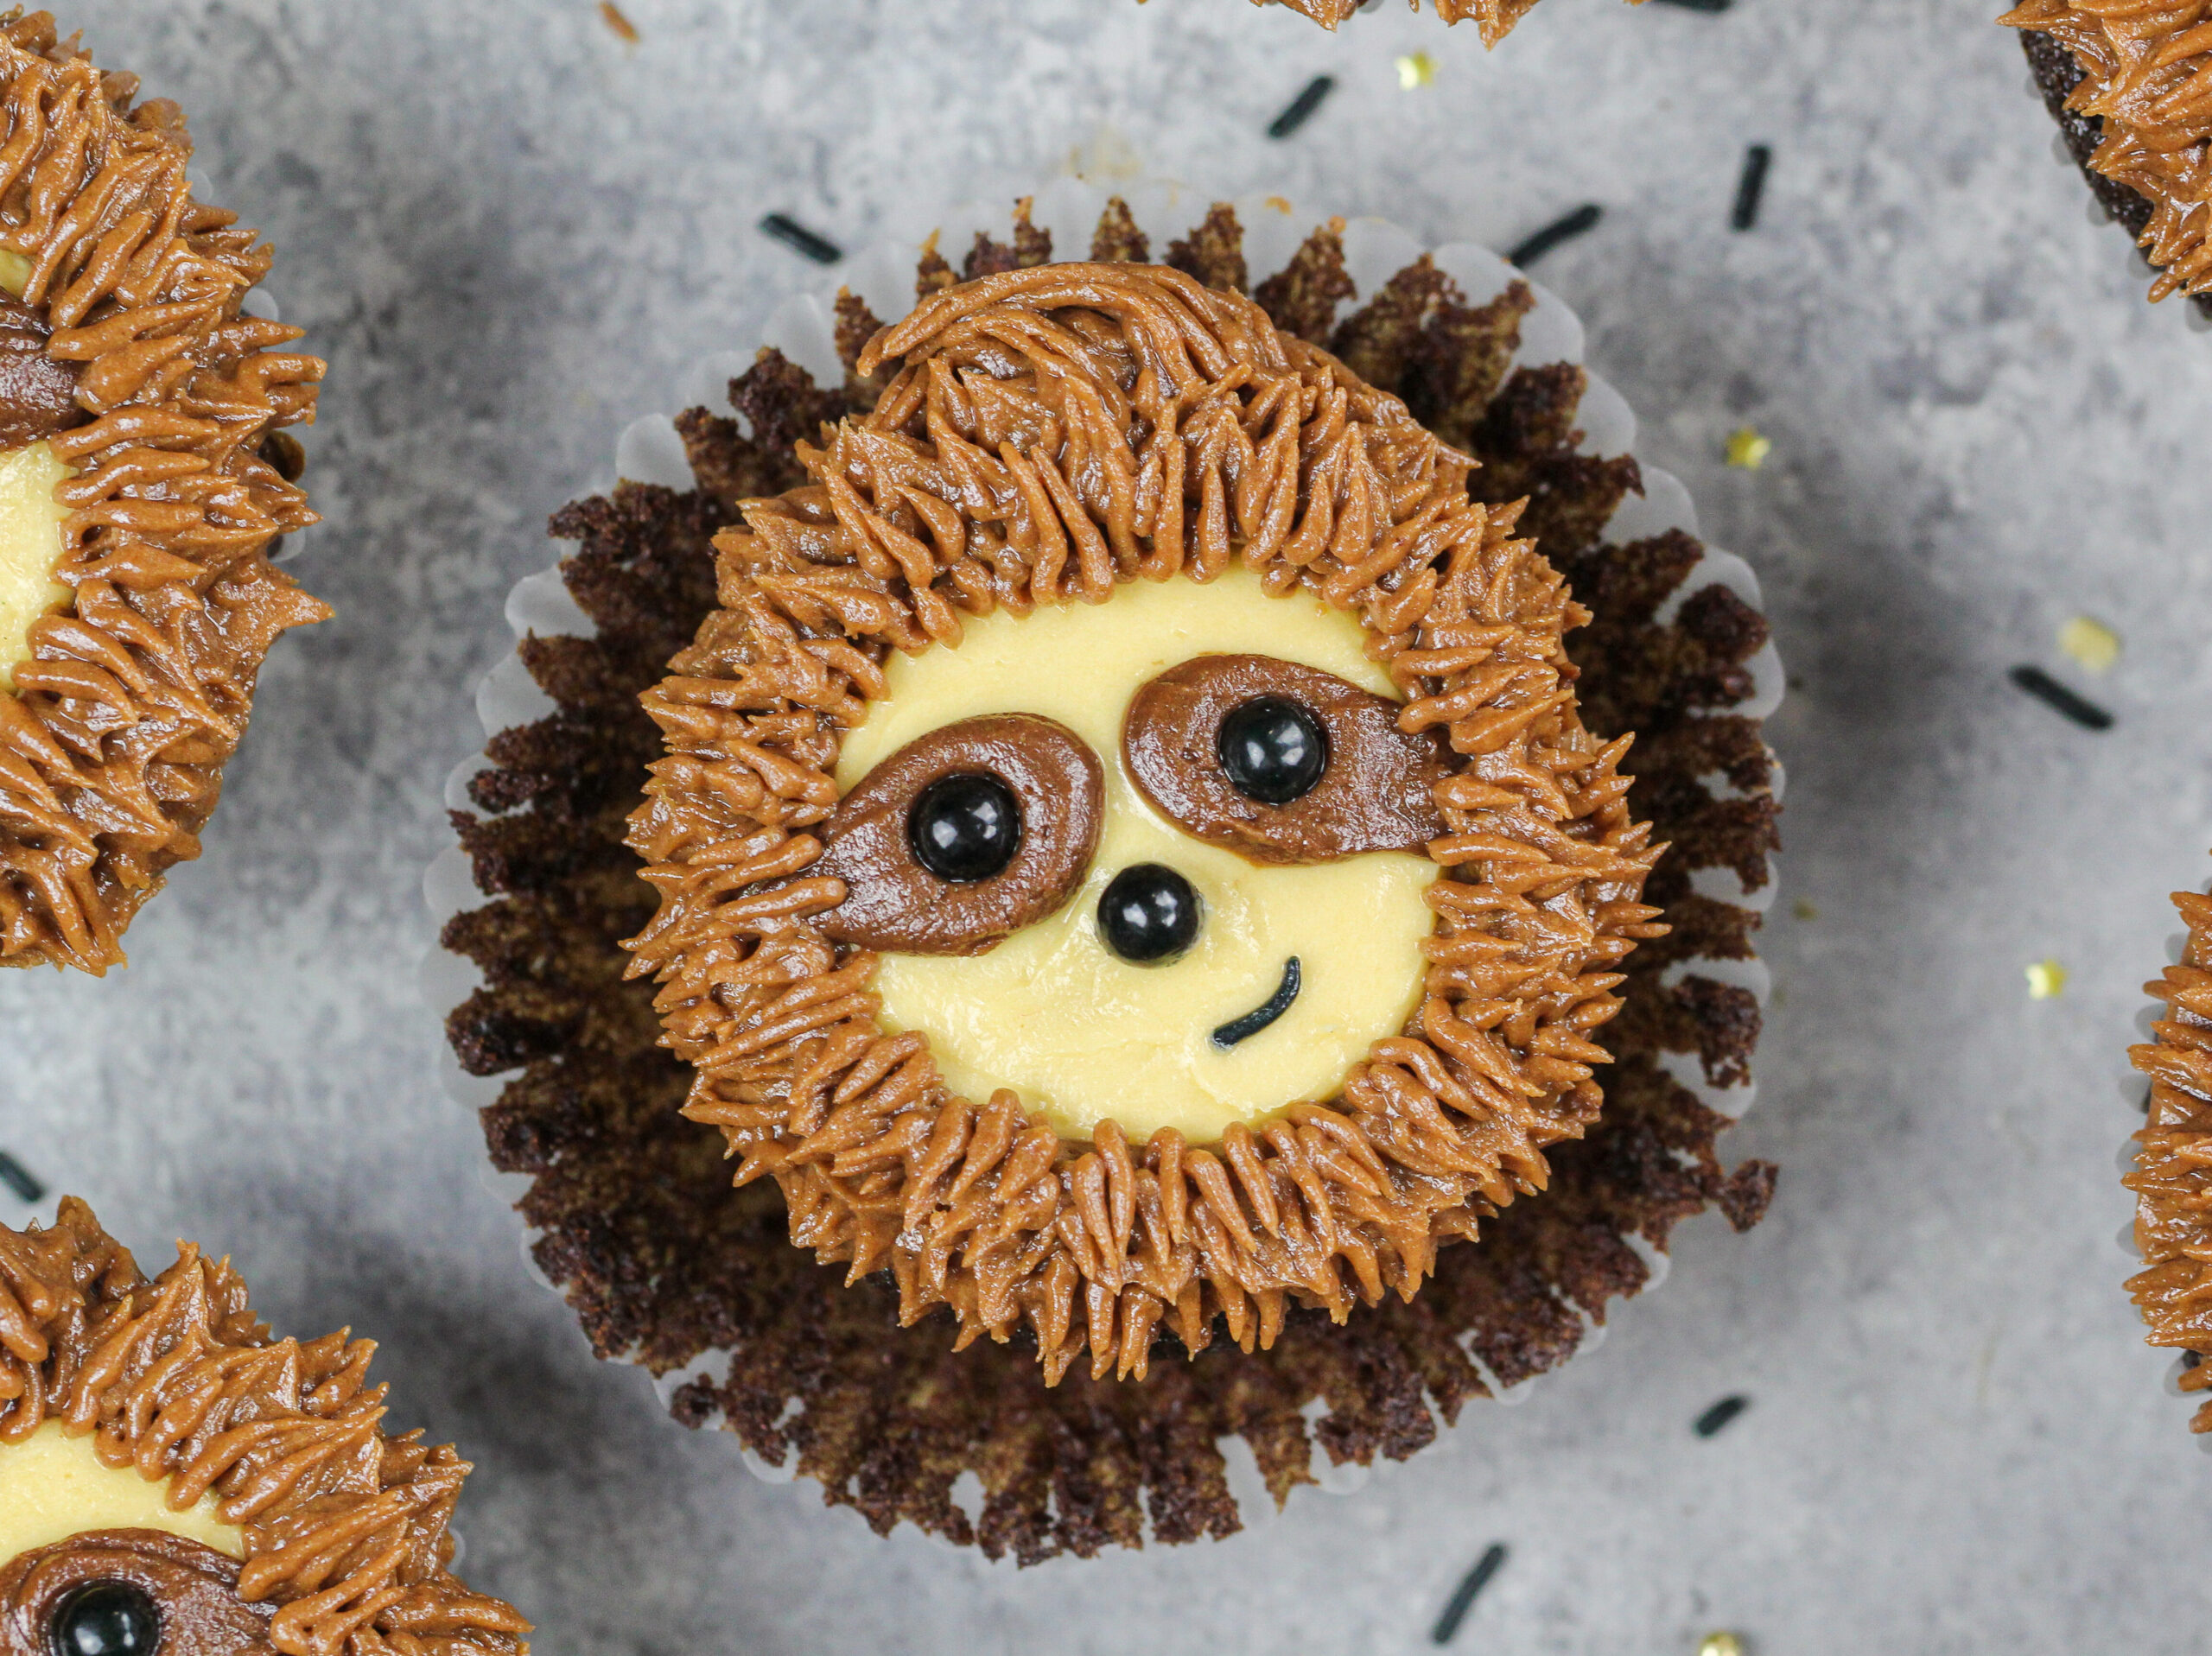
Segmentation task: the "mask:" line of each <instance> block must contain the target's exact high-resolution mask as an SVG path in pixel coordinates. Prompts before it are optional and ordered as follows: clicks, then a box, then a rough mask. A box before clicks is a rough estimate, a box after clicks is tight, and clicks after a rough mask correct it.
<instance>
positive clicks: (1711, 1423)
mask: <svg viewBox="0 0 2212 1656" xmlns="http://www.w3.org/2000/svg"><path fill="white" fill-rule="evenodd" d="M1750 1407H1751V1399H1749V1398H1747V1397H1724V1398H1722V1399H1720V1401H1719V1402H1718V1403H1716V1404H1714V1405H1713V1406H1712V1407H1711V1408H1709V1409H1707V1410H1706V1411H1705V1412H1704V1413H1702V1414H1700V1415H1699V1416H1698V1418H1696V1420H1694V1422H1692V1423H1691V1425H1690V1430H1691V1431H1694V1432H1695V1433H1696V1434H1697V1435H1698V1436H1699V1437H1718V1436H1719V1434H1720V1433H1721V1432H1722V1431H1726V1429H1727V1427H1728V1425H1729V1424H1730V1423H1731V1422H1732V1421H1733V1420H1734V1419H1735V1418H1736V1417H1737V1416H1738V1415H1739V1414H1741V1413H1743V1412H1744V1411H1745V1410H1746V1409H1748V1408H1750Z"/></svg>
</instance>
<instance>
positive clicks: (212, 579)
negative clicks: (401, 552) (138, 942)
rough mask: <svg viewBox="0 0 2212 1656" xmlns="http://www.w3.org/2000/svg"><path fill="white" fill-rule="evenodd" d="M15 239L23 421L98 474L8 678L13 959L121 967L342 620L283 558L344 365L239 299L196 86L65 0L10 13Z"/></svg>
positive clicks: (79, 500)
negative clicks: (198, 173)
mask: <svg viewBox="0 0 2212 1656" xmlns="http://www.w3.org/2000/svg"><path fill="white" fill-rule="evenodd" d="M0 79H4V81H5V90H4V92H0V104H3V105H4V110H3V111H0V114H3V115H4V123H5V130H4V132H0V250H4V251H7V252H8V253H10V254H14V255H19V256H21V257H22V258H23V259H24V260H26V261H28V263H29V271H30V274H29V282H28V283H27V284H26V285H25V287H24V289H23V292H22V303H21V304H20V305H16V306H11V307H9V308H7V312H6V314H5V315H4V316H0V397H4V398H5V399H6V403H7V406H6V408H5V409H0V425H4V426H5V427H7V428H8V431H9V435H8V437H7V438H6V439H5V440H6V441H29V440H30V439H31V438H33V437H44V438H46V439H47V441H48V442H50V444H51V446H52V447H53V451H54V454H55V455H56V456H57V457H58V458H59V459H60V460H61V461H63V462H64V463H65V464H67V465H68V466H72V467H73V468H75V472H76V475H75V476H74V477H73V478H72V479H69V480H68V481H67V482H66V483H64V484H62V485H60V488H59V489H58V491H57V493H58V495H59V497H60V500H61V502H62V503H63V504H65V505H67V507H68V508H69V513H68V516H67V517H66V518H65V519H64V521H63V526H62V546H61V551H60V559H59V561H58V562H57V563H56V564H55V565H54V571H53V574H54V580H55V581H59V582H60V583H61V584H63V585H64V586H67V587H71V588H73V594H74V595H73V600H72V601H71V602H70V603H69V604H68V605H67V606H66V607H65V608H63V609H61V610H59V611H57V612H52V613H49V614H47V615H45V616H43V617H41V618H40V619H38V620H37V621H35V623H34V624H33V625H32V627H31V631H30V653H31V658H30V659H29V660H27V661H24V662H22V663H20V664H19V665H18V666H17V667H16V671H15V690H14V693H13V694H12V695H10V694H9V693H8V692H6V691H5V690H4V689H0V962H3V963H5V964H8V965H11V966H29V965H35V964H54V965H67V966H74V967H77V968H80V969H82V970H85V971H88V972H93V973H100V972H105V970H106V969H107V968H109V967H111V966H115V965H118V964H120V963H121V961H122V960H123V951H122V948H121V946H120V940H121V937H122V935H123V932H124V928H125V927H126V926H127V925H128V924H129V923H130V918H131V917H132V916H133V915H134V914H135V913H136V912H137V909H138V906H139V904H142V903H143V902H144V901H145V900H146V898H148V897H149V896H150V895H151V894H152V893H153V892H154V891H156V889H157V888H158V887H159V886H160V885H161V882H162V875H163V873H164V872H165V871H166V870H168V868H169V867H171V866H173V865H175V864H176V863H178V862H181V861H185V860H188V859H190V858H192V857H194V856H197V855H198V854H199V849H200V845H199V841H198V839H197V837H196V835H197V834H198V832H199V830H200V828H201V827H202V826H203V825H204V824H205V823H206V822H207V818H208V815H209V814H210V813H211V812H212V811H213V809H214V807H215V800H216V796H217V794H218V792H219V789H220V785H221V772H222V767H223V763H224V761H225V760H226V759H227V758H229V757H230V755H231V753H232V751H233V750H234V749H235V748H236V747H237V746H238V740H239V739H240V737H241V736H242V735H243V734H244V733H245V724H246V717H247V714H249V712H250V711H251V703H252V698H253V682H254V676H255V673H256V672H257V669H258V668H259V667H260V664H261V661H262V657H264V655H266V654H267V652H268V650H269V646H270V643H271V642H272V641H273V640H274V639H275V638H276V637H277V634H278V633H280V632H282V631H284V630H285V629H286V628H287V627H292V626H297V625H301V624H302V623H303V622H308V621H314V620H319V619H322V618H323V617H324V616H326V615H327V614H328V611H327V609H325V608H324V606H322V605H321V604H320V603H318V602H317V601H316V600H314V599H312V598H310V597H308V595H307V594H306V593H302V592H301V591H300V590H299V589H298V588H297V587H295V586H294V585H293V583H292V581H290V580H289V578H288V577H286V576H285V575H283V574H281V573H280V572H278V571H277V569H275V568H271V567H270V562H269V560H268V553H269V550H270V545H271V543H272V542H274V541H275V540H276V539H277V537H278V536H282V535H284V534H288V533H289V532H291V531H292V530H298V529H303V528H305V527H306V526H307V525H308V524H310V523H314V522H315V514H314V513H313V512H311V511H308V507H307V497H306V496H305V495H304V494H303V493H302V492H301V491H300V490H299V489H298V488H296V487H295V486H294V485H293V484H292V483H291V482H290V481H289V480H288V479H287V477H286V476H285V475H281V474H280V473H282V472H290V473H293V474H295V475H296V466H292V465H291V464H290V463H289V457H291V456H296V454H297V446H296V444H293V445H291V446H290V447H284V445H287V444H290V439H289V438H287V437H272V434H275V433H276V432H277V429H278V428H280V427H283V426H289V425H292V424H295V423H297V422H303V421H309V420H312V419H313V417H314V411H315V382H316V381H317V380H319V379H320V378H321V377H322V366H323V365H322V364H321V362H320V361H318V360H317V359H316V358H313V357H310V356H306V355H302V354H301V353H298V352H291V351H288V350H286V349H284V348H283V347H285V346H288V345H289V344H290V343H291V342H292V341H293V340H295V339H298V338H299V337H300V333H301V330H299V329H298V328H296V327H284V326H282V325H280V324H278V323H276V322H271V321H265V320H262V319H260V318H258V317H254V316H249V315H246V314H244V313H242V312H241V310H240V309H239V301H241V300H242V299H243V298H244V297H245V294H246V291H247V290H248V289H251V288H252V287H253V286H254V285H255V284H256V283H257V282H260V281H261V280H262V278H263V277H264V276H266V275H267V274H268V270H269V267H270V257H271V256H270V251H269V250H268V249H267V248H266V247H257V246H256V245H255V238H254V233H253V232H251V231H250V230H244V229H240V228H238V227H237V225H236V222H235V217H236V216H235V215H234V214H232V213H226V212H223V211H221V210H220V209H218V208H214V207H208V206H201V205H200V204H198V203H196V202H195V201H194V200H193V199H192V194H191V190H190V187H189V186H188V183H187V181H186V178H185V168H186V165H187V163H188V161H189V160H190V158H191V155H192V144H191V140H190V139H189V137H188V136H187V135H186V131H185V126H184V120H183V117H182V116H181V113H180V112H179V111H178V110H177V108H176V106H175V105H174V104H171V103H169V102H168V101H167V100H165V99H160V98H156V99H150V100H149V101H147V102H145V103H141V104H134V103H133V102H132V101H131V100H132V98H133V97H134V95H135V94H136V92H137V77H135V76H132V75H127V74H112V73H111V74H104V73H101V71H100V70H99V69H98V68H97V67H94V65H93V64H92V60H90V59H88V58H86V57H85V56H83V55H82V54H79V52H78V51H77V49H76V46H75V42H74V40H73V39H72V40H71V41H66V42H65V41H58V40H57V38H56V34H55V29H54V20H53V18H52V17H50V16H48V14H46V13H45V12H42V11H41V12H34V13H31V14H29V16H25V15H23V14H22V12H20V11H19V10H18V11H10V12H9V13H7V14H6V15H5V16H4V17H0ZM65 383H66V384H67V385H68V386H69V388H70V389H69V392H68V397H69V401H68V402H67V403H65V402H64V401H63V398H62V387H63V385H64V384H65ZM266 456H274V463H272V459H271V458H269V457H266Z"/></svg>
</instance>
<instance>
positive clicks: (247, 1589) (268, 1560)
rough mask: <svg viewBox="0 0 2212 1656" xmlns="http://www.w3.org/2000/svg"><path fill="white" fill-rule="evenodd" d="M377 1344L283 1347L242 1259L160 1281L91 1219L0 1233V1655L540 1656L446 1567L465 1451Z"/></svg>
mask: <svg viewBox="0 0 2212 1656" xmlns="http://www.w3.org/2000/svg"><path fill="white" fill-rule="evenodd" d="M375 1349H376V1348H375V1346H374V1345H373V1343H372V1342H369V1341H366V1340H351V1339H349V1338H347V1336H346V1332H345V1331H344V1330H342V1329H341V1330H340V1331H339V1332H338V1333H336V1334H333V1335H327V1336H324V1337H323V1338H321V1339H320V1340H313V1341H308V1342H301V1341H297V1340H291V1339H285V1340H277V1339H273V1338H272V1337H271V1336H270V1332H269V1330H268V1329H266V1328H265V1327H264V1326H263V1325H262V1324H261V1323H258V1322H257V1321H255V1319H254V1317H253V1314H252V1312H251V1310H249V1309H248V1307H247V1304H246V1292H245V1285H244V1284H243V1283H242V1282H240V1281H239V1280H238V1275H237V1273H236V1272H233V1271H232V1269H231V1267H230V1265H229V1263H228V1261H213V1260H209V1259H205V1258H203V1257H202V1256H201V1255H200V1253H199V1251H198V1250H197V1249H196V1248H194V1247H191V1246H190V1245H188V1244H186V1245H181V1246H180V1247H179V1248H178V1251H177V1260H176V1263H175V1265H172V1266H169V1267H168V1270H166V1271H164V1272H162V1274H161V1275H160V1276H158V1277H156V1278H154V1279H153V1280H152V1281H150V1282H149V1281H148V1280H147V1279H146V1278H144V1277H143V1276H141V1275H140V1274H139V1272H138V1269H137V1266H136V1265H134V1264H133V1263H132V1261H131V1258H130V1253H129V1251H128V1250H126V1249H125V1248H124V1247H123V1246H122V1245H121V1244H120V1243H118V1241H116V1240H115V1239H114V1238H113V1237H111V1236H110V1235H109V1234H107V1233H106V1232H105V1231H104V1230H103V1229H101V1228H100V1226H99V1221H97V1220H96V1219H94V1218H93V1217H92V1209H89V1208H87V1207H86V1205H85V1204H84V1203H83V1202H79V1201H78V1200H76V1199H75V1198H74V1197H65V1198H64V1199H63V1200H62V1202H61V1207H60V1216H59V1218H58V1220H57V1221H56V1223H55V1224H54V1226H53V1227H52V1228H49V1229H45V1230H41V1229H39V1228H37V1227H35V1226H33V1227H32V1228H29V1229H28V1230H22V1231H14V1230H9V1229H6V1228H0V1656H156V1653H160V1656H250V1653H253V1652H257V1651H267V1652H271V1653H277V1652H281V1653H284V1656H327V1653H332V1652H336V1651H340V1650H345V1651H349V1652H360V1653H364V1656H365V1653H368V1652H372V1651H390V1652H394V1653H400V1652H405V1653H416V1656H524V1653H526V1652H527V1651H528V1649H529V1646H528V1645H527V1644H526V1643H524V1640H523V1639H522V1637H521V1635H522V1634H525V1633H527V1632H529V1631H530V1624H529V1623H528V1622H527V1621H524V1620H523V1619H522V1618H521V1617H520V1616H519V1615H517V1614H516V1613H515V1611H514V1609H513V1608H512V1607H511V1606H509V1605H507V1604H504V1603H502V1602H500V1601H499V1600H498V1599H494V1598H487V1597H485V1596H483V1595H481V1594H478V1593H472V1592H470V1591H469V1590H468V1589H467V1588H466V1587H464V1586H463V1585H462V1584H461V1582H460V1581H459V1580H458V1579H457V1578H456V1577H454V1576H453V1575H452V1574H451V1573H450V1572H449V1571H448V1569H447V1568H446V1566H447V1564H448V1563H449V1562H450V1560H451V1558H452V1556H453V1550H454V1543H453V1539H452V1538H451V1536H450V1535H449V1534H448V1531H447V1526H448V1522H449V1521H450V1520H451V1518H452V1516H453V1510H454V1505H455V1503H456V1502H457V1501H459V1499H460V1496H461V1482H462V1480H463V1479H464V1478H466V1477H467V1475H468V1470H469V1469H468V1466H467V1462H464V1461H462V1460H461V1459H460V1458H459V1457H458V1456H455V1455H454V1452H453V1450H451V1449H450V1448H448V1447H443V1446H441V1447H438V1448H431V1447H430V1446H429V1445H427V1444H425V1443H422V1442H421V1441H420V1436H421V1434H419V1433H416V1432H410V1433H408V1434H406V1435H405V1436H404V1437H389V1436H387V1435H386V1434H385V1430H384V1425H383V1421H384V1416H385V1401H384V1396H385V1388H384V1387H383V1386H371V1385H369V1384H368V1383H367V1375H366V1371H367V1368H368V1363H369V1358H370V1356H371V1354H372V1353H373V1352H374V1350H375Z"/></svg>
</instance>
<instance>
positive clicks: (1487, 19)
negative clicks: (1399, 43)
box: [1253, 0, 1643, 46]
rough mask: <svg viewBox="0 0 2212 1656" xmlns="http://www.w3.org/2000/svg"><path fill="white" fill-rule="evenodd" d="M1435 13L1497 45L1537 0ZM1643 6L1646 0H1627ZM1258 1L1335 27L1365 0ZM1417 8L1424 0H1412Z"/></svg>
mask: <svg viewBox="0 0 2212 1656" xmlns="http://www.w3.org/2000/svg"><path fill="white" fill-rule="evenodd" d="M1253 3H1254V4H1255V5H1281V6H1288V7H1289V8H1290V9H1291V10H1293V11H1294V12H1296V13H1298V15H1299V16H1301V17H1311V18H1312V19H1313V21H1314V22H1317V23H1319V24H1320V25H1321V27H1322V28H1324V29H1334V28H1336V26H1337V25H1338V23H1341V22H1344V21H1345V20H1346V19H1347V18H1349V17H1350V16H1351V15H1352V14H1353V13H1354V12H1356V11H1357V10H1359V9H1360V7H1361V6H1363V5H1364V4H1365V3H1366V0H1253ZM1433 3H1434V4H1435V7H1436V15H1437V16H1440V17H1441V18H1442V19H1443V20H1444V21H1445V22H1447V23H1465V22H1471V23H1473V24H1474V26H1475V27H1476V29H1478V30H1480V31H1481V34H1482V37H1483V44H1484V46H1496V45H1497V43H1498V42H1499V41H1502V40H1503V39H1504V38H1505V37H1506V36H1507V35H1510V34H1511V33H1512V32H1513V26H1514V24H1516V23H1517V22H1520V21H1521V20H1522V18H1523V17H1526V16H1528V15H1529V13H1530V12H1531V11H1533V10H1535V6H1536V0H1433ZM1628 3H1629V4H1630V5H1632V6H1640V5H1642V4H1643V0H1628ZM1411 4H1412V6H1413V9H1414V10H1415V11H1419V10H1421V0H1411Z"/></svg>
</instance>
